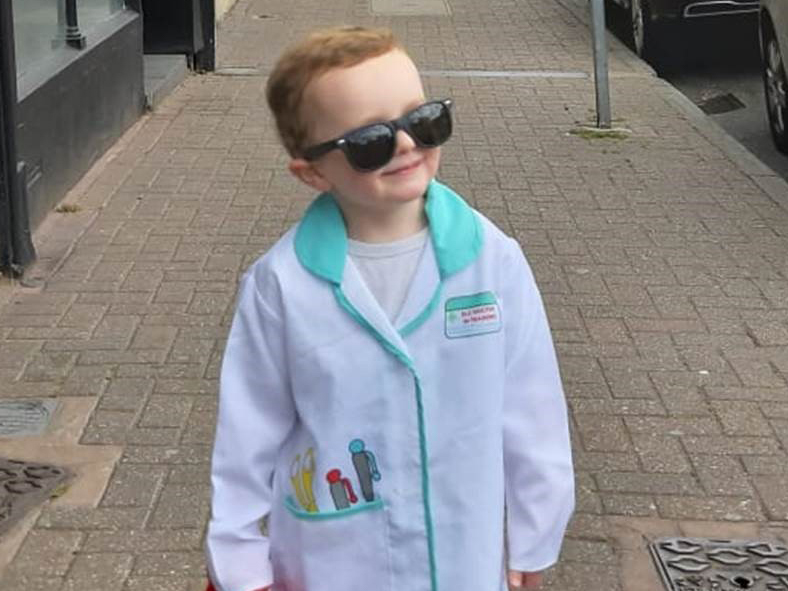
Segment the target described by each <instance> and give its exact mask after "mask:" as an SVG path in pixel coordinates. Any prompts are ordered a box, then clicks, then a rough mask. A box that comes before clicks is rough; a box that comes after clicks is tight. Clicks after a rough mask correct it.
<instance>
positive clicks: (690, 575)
mask: <svg viewBox="0 0 788 591" xmlns="http://www.w3.org/2000/svg"><path fill="white" fill-rule="evenodd" d="M649 550H650V551H651V555H652V557H653V558H654V562H655V563H656V565H657V569H658V570H659V574H660V576H661V577H662V582H663V583H664V584H665V587H666V588H667V589H668V590H669V591H740V590H741V589H749V590H750V591H788V547H786V546H785V545H784V544H781V543H777V542H773V541H763V540H747V541H741V540H738V541H737V540H712V539H704V538H663V539H660V540H657V541H655V542H653V543H651V544H650V545H649Z"/></svg>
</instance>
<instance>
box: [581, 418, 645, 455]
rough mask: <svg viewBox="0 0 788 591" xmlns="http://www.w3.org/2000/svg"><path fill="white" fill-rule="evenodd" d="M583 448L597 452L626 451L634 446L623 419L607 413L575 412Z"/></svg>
mask: <svg viewBox="0 0 788 591" xmlns="http://www.w3.org/2000/svg"><path fill="white" fill-rule="evenodd" d="M574 419H575V421H576V422H577V425H578V429H579V431H580V436H581V438H582V441H583V448H584V449H585V450H587V451H592V452H594V451H596V452H626V451H629V450H630V449H631V447H632V445H631V442H630V440H629V437H628V436H627V432H626V430H625V429H624V423H623V422H622V421H621V419H619V418H617V417H612V416H606V415H582V414H575V415H574Z"/></svg>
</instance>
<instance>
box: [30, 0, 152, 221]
mask: <svg viewBox="0 0 788 591" xmlns="http://www.w3.org/2000/svg"><path fill="white" fill-rule="evenodd" d="M119 18H121V19H123V23H124V24H123V25H122V26H121V27H120V28H119V29H113V30H112V32H111V34H108V35H107V36H106V37H104V38H103V39H101V40H98V39H96V40H95V43H93V44H91V45H88V47H87V48H86V49H84V50H83V51H82V52H80V53H79V55H78V58H76V59H74V60H72V61H71V62H70V63H68V64H67V65H66V66H65V67H62V68H61V67H59V66H58V67H56V65H53V71H51V72H48V73H47V76H45V81H44V82H43V83H42V84H40V85H37V86H36V87H35V88H34V89H33V90H31V91H30V92H23V93H20V102H19V107H18V112H17V158H18V159H19V160H20V161H23V162H25V164H26V165H27V171H26V176H27V179H26V181H27V185H28V191H29V193H28V209H29V212H30V220H31V225H32V227H33V228H35V227H37V226H38V225H39V224H40V223H41V221H43V219H44V217H45V216H46V214H47V213H48V212H49V211H50V210H51V209H52V207H53V206H54V205H55V204H56V203H57V202H58V201H59V200H60V199H62V198H63V195H65V193H66V192H67V191H68V190H69V189H70V188H71V187H72V186H73V185H74V184H75V183H76V182H77V181H78V180H79V178H80V177H81V176H82V175H83V174H84V173H85V172H86V171H87V170H88V169H89V168H90V166H91V165H92V164H93V163H94V162H95V161H96V159H97V158H99V157H100V156H101V154H103V153H104V152H105V151H106V150H107V149H108V148H109V147H111V146H112V144H113V143H114V142H115V141H117V139H118V138H119V137H120V135H121V134H122V133H123V132H124V131H125V130H126V129H127V128H128V127H129V126H131V125H132V124H133V123H134V122H135V121H136V120H137V119H138V118H139V117H140V115H142V113H143V110H144V100H145V94H144V88H143V59H142V19H141V18H140V16H139V15H138V14H137V13H134V12H127V13H124V15H122V16H121V17H119Z"/></svg>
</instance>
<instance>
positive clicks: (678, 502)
mask: <svg viewBox="0 0 788 591" xmlns="http://www.w3.org/2000/svg"><path fill="white" fill-rule="evenodd" d="M656 504H657V508H658V510H659V514H660V516H661V517H663V518H665V519H698V520H701V519H702V520H710V521H764V520H765V519H766V517H765V516H764V514H763V512H762V510H761V508H760V504H759V503H758V501H757V500H755V499H753V498H752V497H724V498H720V497H707V496H699V497H692V496H686V495H681V496H677V495H671V496H665V495H657V496H656Z"/></svg>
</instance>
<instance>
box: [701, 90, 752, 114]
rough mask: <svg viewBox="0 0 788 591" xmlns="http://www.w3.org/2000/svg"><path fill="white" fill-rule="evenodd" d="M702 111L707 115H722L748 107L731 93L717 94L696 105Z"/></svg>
mask: <svg viewBox="0 0 788 591" xmlns="http://www.w3.org/2000/svg"><path fill="white" fill-rule="evenodd" d="M696 104H697V105H698V106H699V107H700V109H701V111H703V112H704V113H706V114H707V115H720V114H722V113H729V112H730V111H736V110H737V109H744V108H745V107H746V106H747V105H745V104H744V103H743V102H741V101H740V100H739V99H738V98H736V95H733V94H731V93H729V92H728V93H726V94H717V95H714V96H711V97H709V98H706V99H703V100H702V101H700V102H698V103H696Z"/></svg>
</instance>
